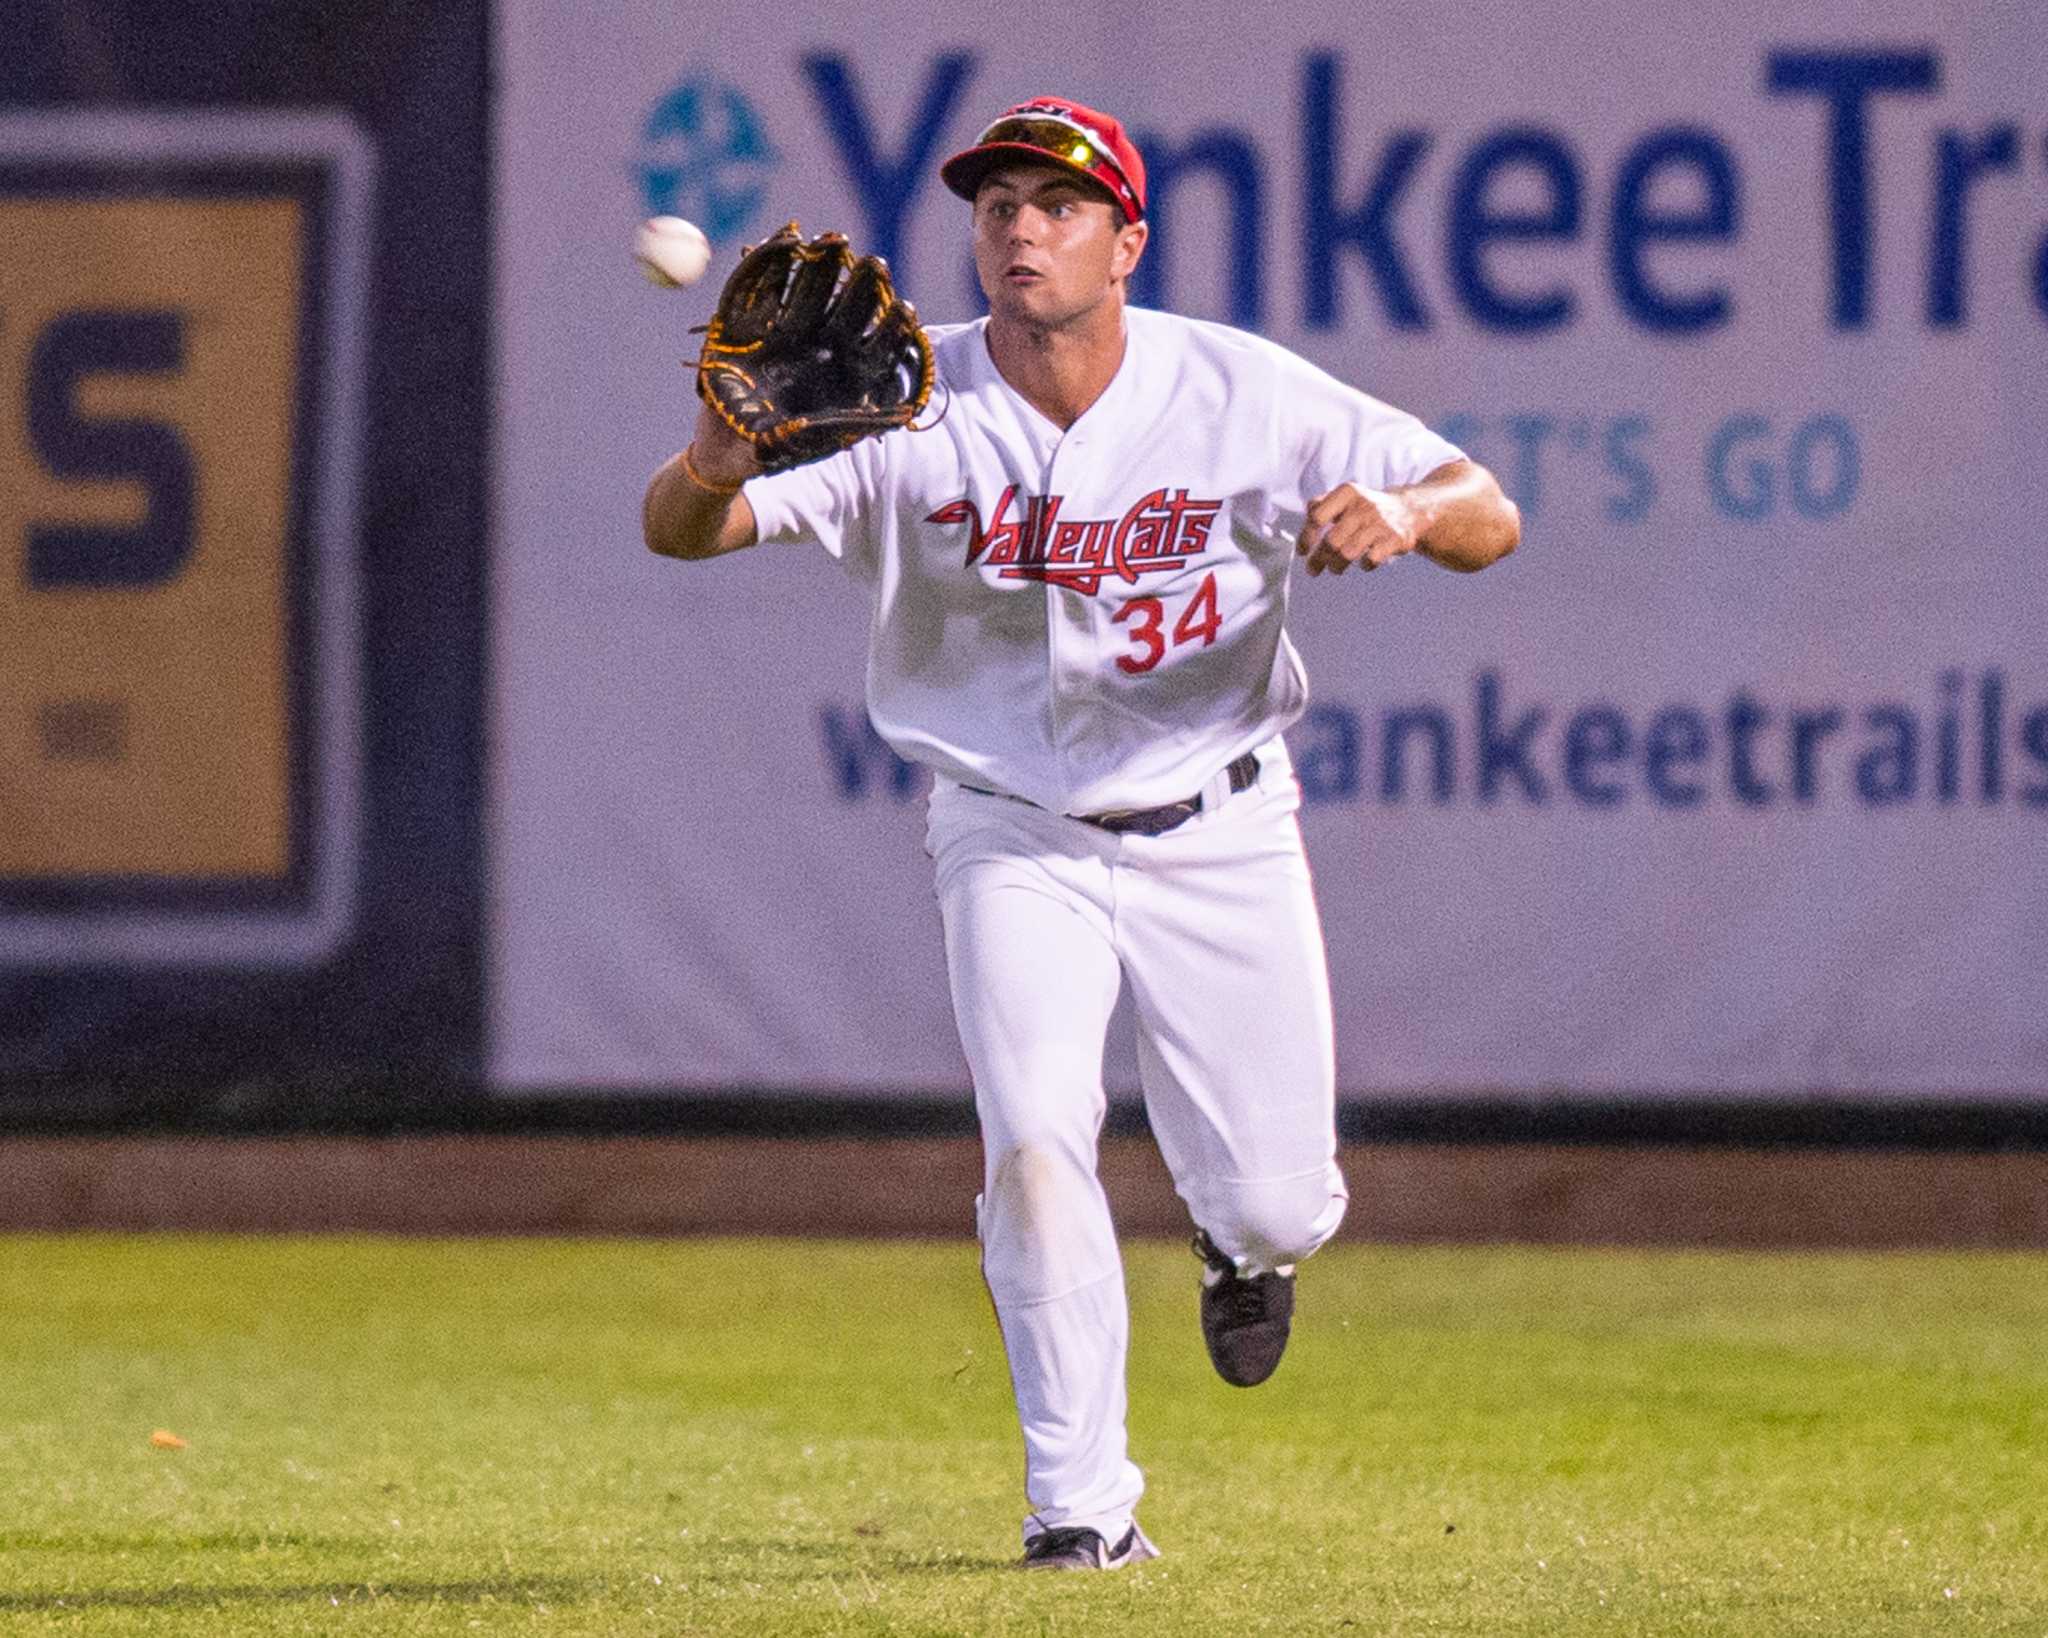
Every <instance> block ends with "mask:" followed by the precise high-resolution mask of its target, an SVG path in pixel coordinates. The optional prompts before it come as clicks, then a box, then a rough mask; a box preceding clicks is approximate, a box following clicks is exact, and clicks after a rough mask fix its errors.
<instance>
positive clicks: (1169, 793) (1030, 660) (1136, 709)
mask: <svg viewBox="0 0 2048 1638" xmlns="http://www.w3.org/2000/svg"><path fill="white" fill-rule="evenodd" d="M1125 317H1126V322H1127V324H1128V334H1129V343H1128V345H1127V347H1126V348H1125V352H1124V359H1123V362H1122V364H1121V366H1120V367H1119V368H1118V370H1117V373H1116V376H1115V378H1114V379H1113V380H1112V381H1111V382H1110V384H1109V386H1108V388H1107V389H1106V390H1105V391H1104V392H1103V394H1102V396H1101V397H1100V398H1099V399H1097V400H1096V402H1095V403H1094V404H1092V405H1090V406H1089V408H1088V411H1087V413H1085V414H1084V415H1082V416H1081V418H1080V419H1079V420H1077V421H1076V422H1075V423H1074V424H1073V425H1072V426H1071V427H1069V428H1067V429H1066V430H1065V431H1062V430H1061V429H1060V428H1059V427H1057V426H1055V425H1054V424H1053V423H1052V422H1051V421H1049V420H1047V419H1046V418H1045V416H1044V415H1042V414H1041V413H1040V412H1039V411H1038V410H1036V409H1034V408H1033V407H1032V406H1031V405H1030V404H1029V403H1028V402H1026V400H1025V399H1024V398H1023V397H1021V396H1020V395H1019V394H1018V393H1017V392H1016V390H1015V389H1014V388H1012V387H1011V386H1010V385H1009V384H1008V383H1007V382H1006V381H1004V380H1003V378H1002V376H1001V374H1000V373H999V372H998V371H997V369H996V367H995V363H994V361H993V359H992V358H991V357H990V356H989V351H988V345H987V341H986V330H987V321H986V320H981V321H977V322H975V323H971V324H961V325H945V326H940V327H937V328H935V329H934V330H933V331H932V339H933V344H934V351H935V353H936V355H937V365H938V375H937V380H938V386H937V389H936V391H935V392H934V395H933V399H932V403H931V406H930V408H929V409H928V410H927V412H926V415H925V420H926V422H927V423H933V422H935V423H936V424H934V425H928V426H927V428H926V429H925V430H920V431H908V430H906V431H900V432H893V433H890V434H888V435H886V436H884V437H881V438H871V439H868V440H866V441H864V442H862V443H860V444H857V445H855V446H854V447H853V448H852V449H850V450H846V451H844V452H843V453H841V454H838V455H835V456H833V457H831V458H830V459H828V460H824V461H818V462H814V463H812V464H810V465H808V466H803V467H799V468H797V469H795V470H794V471H791V472H785V473H779V474H776V475H775V476H772V477H765V478H757V479H754V480H753V481H751V482H750V483H748V484H747V486H746V496H747V500H748V503H749V504H750V505H751V506H752V507H753V510H754V517H755V520H756V523H757V526H758V534H759V538H760V539H761V540H762V541H763V542H769V541H799V540H815V541H818V542H819V543H821V544H822V545H823V546H824V547H825V549H826V550H827V551H829V552H831V553H832V554H833V556H834V557H836V558H838V559H839V560H840V562H841V563H843V564H844V565H845V567H846V568H847V570H848V571H849V572H850V573H851V574H852V575H853V576H854V577H855V578H856V579H858V580H860V581H862V582H863V583H865V584H866V585H867V586H868V588H869V590H870V592H871V594H872V597H873V600H874V628H873V634H872V642H871V645H870V651H869V660H868V677H867V691H868V707H869V710H870V712H871V714H872V715H873V718H874V721H875V726H876V728H877V729H878V730H879V731H880V733H881V735H882V737H883V738H884V739H885V740H886V741H887V742H888V743H889V745H890V746H891V747H892V748H893V749H894V750H895V751H896V753H897V754H898V755H899V756H902V757H904V758H906V759H907V760H909V761H912V762H919V763H923V764H925V765H926V766H928V767H930V768H932V769H933V770H934V771H935V772H936V773H938V774H940V775H942V776H944V777H946V778H949V779H952V780H954V781H957V782H958V783H961V784H965V785H973V786H980V787H984V788H987V789H990V790H995V791H1000V792H1004V793H1006V794H1009V795H1012V796H1020V797H1023V798H1025V799H1026V800H1028V801H1030V802H1034V803H1036V804H1038V805H1039V806H1040V807H1044V808H1048V809H1051V810H1052V811H1053V812H1055V813H1070V814H1087V813H1101V812H1107V811H1111V810H1115V809H1125V808H1144V807H1153V806H1156V805H1159V804H1161V803H1167V802H1175V801H1179V800H1181V799H1183V798H1185V797H1187V796H1189V795H1191V794H1192V793H1194V792H1196V791H1198V790H1200V789H1201V788H1202V786H1203V784H1204V783H1205V782H1206V781H1207V780H1209V779H1210V778H1211V777H1212V776H1213V775H1214V774H1215V773H1216V771H1217V770H1218V769H1219V768H1222V767H1223V766H1224V765H1225V764H1227V763H1228V762H1230V761H1231V760H1232V759H1233V758H1235V757H1236V756H1238V755H1239V754H1240V753H1241V752H1244V751H1246V750H1249V749H1251V748H1252V747H1254V746H1257V745H1259V744H1261V743H1263V742H1265V741H1267V740H1269V739H1271V738H1272V737H1273V736H1274V735H1276V734H1277V733H1279V732H1280V731H1281V730H1282V729H1283V728H1285V727H1287V726H1288V725H1289V724H1290V723H1292V722H1293V721H1294V720H1295V719H1296V718H1297V717H1299V716H1300V714H1301V712H1302V709H1303V707H1304V705H1305V704H1306V702H1307V697H1308V690H1307V684H1306V680H1305V678H1304V675H1303V672H1302V667H1301V661H1300V658H1299V656H1298V655H1297V654H1296V653H1295V651H1294V646H1293V644H1292V643H1291V642H1290V641H1289V640H1288V638H1287V635H1286V632H1285V630H1284V629H1283V627H1284V623H1285V619H1286V614H1287V590H1288V578H1289V570H1290V569H1291V568H1292V566H1293V563H1294V558H1295V543H1296V541H1297V539H1298V538H1299V536H1300V533H1301V530H1302V528H1303V526H1304V524H1305V522H1306V513H1307V508H1308V505H1309V503H1310V502H1311V501H1313V500H1314V499H1315V498H1316V497H1318V496H1320V495H1322V494H1324V493H1326V492H1328V491H1329V490H1331V489H1334V488H1335V487H1336V486H1337V485H1338V484H1340V483H1344V482H1351V483H1356V484H1359V485H1362V486H1364V487H1368V488H1389V487H1393V486H1396V485H1399V484H1405V483H1413V482H1415V481H1417V480H1418V479H1420V478H1422V477H1424V476H1426V475H1427V474H1428V473H1430V472H1431V471H1433V470H1434V469H1435V468H1437V467H1439V466H1441V465H1443V464H1444V463H1445V462H1447V461H1453V460H1457V459H1459V458H1460V452H1459V451H1458V449H1457V448H1455V447H1454V446H1453V445H1451V444H1449V443H1447V442H1445V441H1444V440H1443V439H1442V438H1439V437H1438V436H1436V434H1434V433H1432V432H1431V431H1429V430H1428V429H1427V428H1426V427H1424V426H1423V425H1422V423H1421V422H1419V421H1418V420H1416V419H1415V418H1414V417H1413V416H1411V415H1408V414H1405V413H1403V412H1402V411H1400V410H1397V409H1394V408H1393V407H1392V406H1390V405H1387V404H1384V403H1381V402H1380V401H1379V400H1377V399H1375V398H1371V397H1368V396H1367V395H1366V394H1364V393H1362V392H1359V391H1357V390H1355V389H1354V388H1351V387H1348V386H1346V385H1344V384H1343V383H1342V382H1340V381H1337V380H1336V379H1334V378H1333V377H1331V376H1329V375H1327V374H1325V373H1324V372H1323V371H1321V370H1319V369H1317V368H1316V367H1315V366H1313V365H1311V364H1309V363H1307V362H1306V361H1305V360H1303V359H1301V358H1298V357H1296V356H1295V355H1294V354H1292V353H1290V352H1288V351H1287V350H1286V349H1285V348H1282V347H1278V346H1275V345H1274V344H1273V343H1271V342H1268V341H1265V340H1263V339H1261V338H1260V337H1257V336H1253V335H1249V334H1247V333H1245V332H1244V331H1241V330H1233V329H1231V328H1229V327H1228V326H1226V325H1221V324H1211V323H1204V322H1201V321H1198V320H1193V319H1185V318H1180V317H1177V316H1175V315H1172V314H1167V313H1159V312H1151V311H1147V310H1144V309H1137V308H1133V309H1128V310H1127V311H1126V315H1125Z"/></svg>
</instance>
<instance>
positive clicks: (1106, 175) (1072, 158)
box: [974, 113, 1145, 222]
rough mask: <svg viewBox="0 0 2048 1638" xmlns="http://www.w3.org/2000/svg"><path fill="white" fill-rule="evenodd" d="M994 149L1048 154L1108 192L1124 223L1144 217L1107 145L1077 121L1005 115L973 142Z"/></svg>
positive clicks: (1134, 192)
mask: <svg viewBox="0 0 2048 1638" xmlns="http://www.w3.org/2000/svg"><path fill="white" fill-rule="evenodd" d="M995 146H1002V147H1014V148H1030V149H1033V150H1035V151H1036V152H1038V153H1042V154H1046V155H1049V156H1050V157H1052V158H1054V159H1057V160H1059V161H1061V162H1062V163H1064V164H1067V165H1071V166H1073V167H1074V168H1075V169H1076V170H1079V171H1084V172H1086V173H1087V175H1088V176H1089V177H1090V178H1091V179H1093V180H1094V181H1097V182H1100V183H1101V184H1102V185H1103V186H1104V187H1105V188H1107V189H1109V191H1110V192H1111V193H1112V194H1114V195H1115V196H1116V202H1117V203H1118V204H1119V205H1120V206H1122V207H1123V212H1124V216H1125V218H1126V219H1127V220H1129V221H1133V222H1135V221H1137V220H1138V218H1139V217H1141V216H1143V215H1144V214H1145V207H1144V204H1143V202H1142V201H1141V200H1140V199H1139V198H1138V191H1137V189H1135V188H1133V187H1132V186H1131V179H1130V178H1129V177H1128V176H1126V175H1125V174H1124V168H1123V166H1122V165H1120V164H1119V163H1118V162H1117V158H1116V155H1115V154H1114V153H1113V152H1112V151H1111V149H1110V146H1109V144H1108V143H1107V142H1105V141H1104V140H1103V139H1102V137H1101V136H1100V134H1098V133H1097V132H1094V131H1091V130H1090V129H1089V128H1088V127H1087V126H1085V125H1083V124H1082V123H1081V122H1080V121H1079V120H1076V119H1068V118H1066V117H1065V116H1064V115H1061V114H1053V113H1032V114H1005V115H1004V116H1003V117H1002V118H1001V119H999V120H997V121H995V123H993V124H992V125H990V126H989V127H988V128H987V129H986V130H984V131H983V132H982V133H981V135H980V136H978V137H976V138H975V139H974V147H975V148H977V149H979V148H988V147H995Z"/></svg>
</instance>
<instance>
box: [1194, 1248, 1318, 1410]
mask: <svg viewBox="0 0 2048 1638" xmlns="http://www.w3.org/2000/svg"><path fill="white" fill-rule="evenodd" d="M1195 1255H1196V1256H1197V1257H1199V1258H1201V1259H1202V1261H1203V1263H1204V1264H1205V1265H1207V1266H1205V1267H1204V1268H1203V1270H1202V1340H1203V1341H1204V1342H1206V1343H1207V1344H1208V1345H1209V1363H1210V1364H1212V1365H1214V1366H1215V1367H1216V1374H1217V1375H1218V1376H1220V1377H1222V1378H1223V1380H1224V1381H1225V1382H1228V1383H1229V1384H1230V1385H1231V1386H1232V1387H1233V1388H1256V1387H1257V1386H1258V1385H1259V1384H1260V1383H1261V1382H1263V1381H1265V1380H1266V1378H1267V1377H1269V1376H1271V1375H1272V1374H1273V1372H1274V1371H1275V1370H1276V1369H1278V1367H1279V1364H1280V1356H1281V1355H1282V1354H1284V1353H1286V1352H1287V1331H1288V1328H1289V1327H1290V1326H1291V1325H1292V1324H1293V1323H1294V1270H1293V1269H1291V1268H1290V1269H1288V1270H1286V1271H1285V1272H1284V1273H1270V1274H1254V1275H1252V1276H1251V1278H1249V1279H1247V1278H1245V1277H1244V1276H1243V1275H1242V1274H1240V1273H1238V1271H1237V1264H1235V1263H1233V1262H1232V1261H1231V1260H1230V1259H1229V1258H1228V1257H1226V1256H1224V1255H1223V1253H1222V1252H1220V1251H1218V1250H1217V1249H1216V1242H1215V1241H1213V1240H1211V1239H1210V1238H1209V1235H1208V1231H1207V1230H1205V1229H1196V1230H1195Z"/></svg>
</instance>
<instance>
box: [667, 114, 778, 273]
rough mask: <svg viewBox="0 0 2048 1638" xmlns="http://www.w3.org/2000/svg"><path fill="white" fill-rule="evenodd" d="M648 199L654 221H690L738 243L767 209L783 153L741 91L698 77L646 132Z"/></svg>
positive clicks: (721, 238)
mask: <svg viewBox="0 0 2048 1638" xmlns="http://www.w3.org/2000/svg"><path fill="white" fill-rule="evenodd" d="M640 142H641V147H640V164H639V177H640V196H641V199H642V201H643V202H644V203H645V204H646V207H647V214H648V215H650V216H687V217H688V218H689V219H690V220H691V221H693V222H695V223H696V224H697V225H698V226H699V227H701V228H702V229H703V230H704V231H705V233H706V234H708V235H709V236H710V237H711V238H713V239H716V240H728V239H736V238H738V237H739V235H740V234H741V233H743V232H745V231H746V226H747V223H748V222H749V221H750V220H751V219H752V218H753V215H754V213H755V211H757V210H759V209H760V207H761V197H762V195H763V193H764V192H765V191H766V188H767V182H768V176H769V173H770V172H771V171H773V170H774V168H775V166H776V165H777V164H778V163H779V161H780V159H781V155H779V154H778V153H776V151H775V147H774V144H772V143H771V142H769V140H768V137H767V134H766V133H765V132H764V131H763V130H762V129H761V119H760V116H759V115H758V114H756V113H755V112H754V108H753V105H752V104H751V103H749V102H748V101H747V99H746V98H745V97H743V96H741V95H740V93H739V90H738V89H737V88H736V87H734V86H730V85H727V84H726V83H725V82H724V81H722V80H715V79H712V78H710V77H708V76H705V75H696V76H693V77H691V78H690V79H687V80H684V81H683V83H682V84H680V85H678V86H677V87H676V88H675V89H674V90H673V91H671V92H669V94H668V95H667V96H665V97H663V98H662V99H661V101H659V102H657V103H656V104H655V105H654V107H653V108H652V110H650V111H649V113H648V115H647V121H646V123H645V124H644V125H643V126H642V127H641V131H640Z"/></svg>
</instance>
